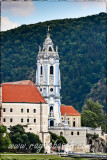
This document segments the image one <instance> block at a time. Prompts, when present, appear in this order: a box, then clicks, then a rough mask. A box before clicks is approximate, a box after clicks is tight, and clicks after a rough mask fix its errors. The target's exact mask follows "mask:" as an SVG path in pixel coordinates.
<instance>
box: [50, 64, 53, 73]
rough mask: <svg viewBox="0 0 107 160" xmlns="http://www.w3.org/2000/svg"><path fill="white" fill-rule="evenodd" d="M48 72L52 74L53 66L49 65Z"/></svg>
mask: <svg viewBox="0 0 107 160" xmlns="http://www.w3.org/2000/svg"><path fill="white" fill-rule="evenodd" d="M50 74H53V66H50Z"/></svg>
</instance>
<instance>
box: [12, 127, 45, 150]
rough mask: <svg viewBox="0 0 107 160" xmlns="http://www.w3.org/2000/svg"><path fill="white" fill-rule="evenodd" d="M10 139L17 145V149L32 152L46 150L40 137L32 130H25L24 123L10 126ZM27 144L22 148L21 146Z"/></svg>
mask: <svg viewBox="0 0 107 160" xmlns="http://www.w3.org/2000/svg"><path fill="white" fill-rule="evenodd" d="M9 129H10V134H9V135H10V139H11V141H12V144H14V145H17V146H18V148H17V151H20V152H23V151H31V152H34V153H35V152H40V153H43V152H44V147H43V144H42V142H41V141H40V139H39V137H38V136H37V135H35V134H34V133H31V132H25V130H24V128H23V126H22V125H19V124H18V125H15V126H11V127H10V128H9ZM22 145H25V147H24V148H23V149H22V148H21V146H22Z"/></svg>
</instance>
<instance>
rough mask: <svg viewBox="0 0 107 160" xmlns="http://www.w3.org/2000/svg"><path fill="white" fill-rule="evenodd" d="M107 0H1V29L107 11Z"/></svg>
mask: <svg viewBox="0 0 107 160" xmlns="http://www.w3.org/2000/svg"><path fill="white" fill-rule="evenodd" d="M106 4H107V0H35V1H32V0H27V1H24V0H17V1H12V0H5V1H3V0H1V31H6V30H10V29H13V28H16V27H18V26H21V25H23V24H35V23H38V22H44V21H49V20H54V19H64V18H78V17H85V16H88V15H93V14H99V13H100V12H106Z"/></svg>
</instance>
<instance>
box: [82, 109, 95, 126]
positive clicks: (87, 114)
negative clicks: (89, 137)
mask: <svg viewBox="0 0 107 160" xmlns="http://www.w3.org/2000/svg"><path fill="white" fill-rule="evenodd" d="M97 119H98V116H97V115H96V114H95V113H93V112H92V111H89V110H84V111H83V112H82V114H81V122H82V126H86V127H92V128H97V127H98V125H97Z"/></svg>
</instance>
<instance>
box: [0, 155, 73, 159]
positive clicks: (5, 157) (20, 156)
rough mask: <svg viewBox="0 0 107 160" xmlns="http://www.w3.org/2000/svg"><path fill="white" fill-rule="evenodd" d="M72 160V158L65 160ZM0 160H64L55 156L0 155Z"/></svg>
mask: <svg viewBox="0 0 107 160" xmlns="http://www.w3.org/2000/svg"><path fill="white" fill-rule="evenodd" d="M66 159H67V160H73V159H72V158H66ZM0 160H65V158H64V157H60V156H56V155H30V154H29V155H1V157H0Z"/></svg>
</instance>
